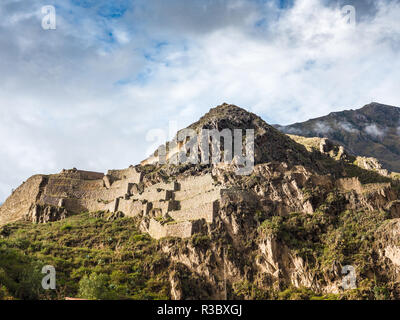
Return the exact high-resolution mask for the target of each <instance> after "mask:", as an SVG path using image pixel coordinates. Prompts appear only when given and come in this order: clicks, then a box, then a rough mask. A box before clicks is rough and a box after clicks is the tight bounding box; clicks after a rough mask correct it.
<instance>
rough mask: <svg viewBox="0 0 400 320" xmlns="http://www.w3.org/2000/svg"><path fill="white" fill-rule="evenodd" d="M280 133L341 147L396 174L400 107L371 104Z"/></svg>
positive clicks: (399, 157) (399, 152)
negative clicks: (328, 140)
mask: <svg viewBox="0 0 400 320" xmlns="http://www.w3.org/2000/svg"><path fill="white" fill-rule="evenodd" d="M276 128H278V129H279V130H280V131H282V132H284V133H291V134H296V135H299V136H305V137H321V138H322V137H323V138H328V139H330V140H332V141H333V142H334V143H336V144H340V145H343V146H344V147H345V148H346V149H347V151H349V152H350V153H352V154H353V155H360V156H365V157H373V158H377V159H379V161H381V162H382V164H383V166H384V167H385V168H386V169H389V170H391V171H396V172H398V171H400V147H399V145H400V137H399V135H400V108H398V107H395V106H390V105H385V104H381V103H377V102H371V103H370V104H367V105H365V106H363V107H362V108H360V109H356V110H353V109H351V110H345V111H340V112H331V113H330V114H329V115H327V116H323V117H319V118H315V119H311V120H308V121H305V122H302V123H295V124H292V125H288V126H276Z"/></svg>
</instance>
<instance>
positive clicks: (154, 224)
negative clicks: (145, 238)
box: [149, 219, 194, 239]
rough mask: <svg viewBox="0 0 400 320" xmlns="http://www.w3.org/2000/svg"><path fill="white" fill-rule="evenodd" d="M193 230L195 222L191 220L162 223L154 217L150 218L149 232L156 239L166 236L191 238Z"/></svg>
mask: <svg viewBox="0 0 400 320" xmlns="http://www.w3.org/2000/svg"><path fill="white" fill-rule="evenodd" d="M193 231H194V229H193V222H191V221H185V222H180V223H174V224H165V225H162V224H161V223H160V222H158V221H156V220H154V219H151V220H150V226H149V234H150V236H151V237H152V238H154V239H161V238H165V237H178V238H189V237H191V236H192V235H193Z"/></svg>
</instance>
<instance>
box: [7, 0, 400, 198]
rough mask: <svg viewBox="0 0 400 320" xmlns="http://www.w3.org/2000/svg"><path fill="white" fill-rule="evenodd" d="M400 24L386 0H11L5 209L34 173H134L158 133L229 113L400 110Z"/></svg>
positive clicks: (298, 117)
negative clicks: (47, 17) (47, 18)
mask: <svg viewBox="0 0 400 320" xmlns="http://www.w3.org/2000/svg"><path fill="white" fill-rule="evenodd" d="M347 4H350V5H353V6H354V7H355V8H356V13H357V23H356V25H355V26H351V25H348V24H346V23H345V22H344V20H343V19H342V15H341V13H340V10H341V8H342V7H343V6H344V5H347ZM44 5H54V6H55V7H56V13H57V29H56V30H47V31H46V30H43V29H42V28H41V21H42V19H43V14H42V13H41V7H42V6H44ZM399 16H400V3H399V1H389V0H388V1H379V0H378V1H372V0H335V1H329V0H191V1H188V0H168V1H166V0H134V1H131V0H120V1H113V2H110V1H99V0H62V1H61V0H2V1H1V2H0V48H1V50H0V80H1V81H0V130H1V136H2V137H3V139H1V140H0V153H1V155H0V177H1V178H0V201H2V200H3V199H4V198H5V197H6V196H7V195H8V194H9V193H10V191H11V188H15V187H17V186H18V185H19V184H20V183H21V182H22V181H24V180H26V179H27V178H28V177H29V176H31V175H33V174H36V173H53V172H58V171H60V170H61V169H63V168H71V167H78V168H82V169H88V170H98V171H105V170H107V169H111V168H123V167H127V166H129V165H130V164H136V163H138V162H139V161H140V160H142V159H143V158H144V157H145V155H146V150H148V149H149V145H151V144H152V142H150V141H146V136H148V134H149V132H154V129H158V130H162V129H164V130H167V129H168V123H169V121H170V120H171V121H176V122H177V123H178V127H184V126H186V125H188V124H190V123H192V122H194V121H196V120H197V119H198V118H199V117H200V116H201V115H203V114H204V113H205V112H207V111H208V110H209V109H210V108H211V107H214V106H216V105H218V104H221V103H222V102H229V103H234V104H236V105H239V106H242V107H244V108H246V109H248V110H250V111H253V112H256V113H257V114H259V115H260V116H261V117H263V119H265V120H266V121H267V122H269V123H280V124H288V123H293V122H297V121H304V120H306V119H309V118H311V117H317V116H321V115H324V114H327V113H329V112H332V111H338V110H342V109H346V108H347V109H349V108H359V107H362V106H363V105H365V104H367V103H369V102H371V101H378V102H382V103H387V104H391V105H399V103H400V90H399V84H398V83H399V82H398V79H399V76H400V59H399V58H400V57H399V55H400V53H399V52H400V50H399V48H400V23H399V19H398V17H399ZM152 130H153V131H152Z"/></svg>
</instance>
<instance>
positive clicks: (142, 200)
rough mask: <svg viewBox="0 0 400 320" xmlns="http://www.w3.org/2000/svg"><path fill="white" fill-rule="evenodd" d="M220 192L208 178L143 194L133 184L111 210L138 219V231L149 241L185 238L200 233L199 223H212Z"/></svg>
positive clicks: (149, 189) (156, 187)
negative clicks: (139, 225)
mask: <svg viewBox="0 0 400 320" xmlns="http://www.w3.org/2000/svg"><path fill="white" fill-rule="evenodd" d="M221 192H222V189H221V188H220V187H218V186H216V185H215V184H214V180H213V178H212V176H211V175H204V176H201V177H191V178H187V179H185V180H180V181H179V182H177V181H174V182H171V183H167V184H166V183H158V184H155V185H152V186H150V187H147V188H145V189H144V190H143V192H140V190H139V188H138V186H137V185H135V184H134V186H133V187H132V188H129V192H128V193H127V194H126V195H125V196H124V197H123V198H119V199H116V203H115V207H114V208H113V209H114V211H121V212H123V213H124V214H125V215H126V216H130V217H136V216H139V217H141V218H142V219H143V221H142V224H141V228H142V230H143V231H145V232H148V233H149V234H150V235H151V236H152V237H153V238H156V239H159V238H162V237H169V236H174V237H181V238H186V237H190V236H191V235H192V234H194V233H196V232H198V231H199V230H200V225H201V222H206V223H209V224H211V223H213V221H214V216H215V215H216V213H217V212H218V207H219V199H220V198H221Z"/></svg>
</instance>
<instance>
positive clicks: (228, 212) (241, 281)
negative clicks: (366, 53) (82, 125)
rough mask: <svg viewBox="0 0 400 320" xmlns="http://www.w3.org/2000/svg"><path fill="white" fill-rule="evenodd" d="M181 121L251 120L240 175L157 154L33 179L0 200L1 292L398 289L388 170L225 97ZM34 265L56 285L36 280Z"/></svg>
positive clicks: (395, 204)
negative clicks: (248, 158) (279, 126)
mask: <svg viewBox="0 0 400 320" xmlns="http://www.w3.org/2000/svg"><path fill="white" fill-rule="evenodd" d="M190 128H192V129H194V130H196V131H198V130H201V129H203V128H215V129H218V130H222V129H224V128H229V129H235V128H239V129H249V128H251V129H254V131H255V134H254V136H255V141H254V155H255V165H254V169H253V170H252V172H251V174H249V175H238V174H237V173H236V172H237V171H236V169H237V164H236V163H231V164H223V163H222V164H173V163H166V164H160V163H158V162H157V161H156V159H157V156H156V155H157V153H155V156H154V157H150V158H149V159H146V160H145V161H144V162H142V164H140V165H136V166H130V167H129V168H127V169H121V170H109V171H108V172H107V173H106V174H103V173H96V172H87V171H82V170H77V169H75V168H74V169H71V170H63V171H62V172H60V173H58V174H52V175H38V176H33V177H31V178H30V179H28V180H27V181H26V182H25V183H24V184H23V185H21V186H20V187H19V188H18V189H16V190H15V191H14V192H13V194H12V195H11V196H10V197H9V198H8V199H7V200H6V202H5V203H4V204H3V206H2V207H0V237H1V239H0V298H23V299H37V298H48V299H62V298H63V297H65V296H72V297H83V298H89V299H104V298H111V299H158V298H168V299H222V298H224V297H225V296H227V297H228V299H399V298H400V290H399V288H398V286H397V274H398V271H399V268H400V264H399V261H400V247H399V243H400V241H399V240H400V227H399V226H400V200H399V196H400V183H399V180H398V179H397V177H398V176H397V175H396V174H389V173H388V172H387V171H386V170H384V169H383V168H382V167H381V165H380V164H379V162H378V161H377V160H376V159H373V158H366V157H359V156H358V157H356V156H354V155H352V154H350V153H348V152H347V151H346V150H345V149H344V148H343V147H342V146H340V145H337V144H335V143H333V142H332V141H330V140H328V139H325V138H318V137H314V138H305V137H301V136H295V135H285V134H282V133H280V132H279V131H278V130H276V129H275V128H273V127H272V126H270V125H268V124H267V123H265V122H264V121H263V120H262V119H261V118H259V117H258V116H256V115H254V114H252V113H249V112H247V111H246V110H245V109H242V108H239V107H237V106H233V105H228V104H223V105H221V106H218V107H216V108H213V109H211V110H210V112H209V113H207V114H206V115H204V117H202V118H201V119H200V120H199V121H198V122H196V123H194V124H192V125H191V126H190ZM242 142H243V141H242ZM181 148H182V146H181ZM179 150H184V149H179ZM179 150H178V152H179ZM176 151H177V150H175V149H174V151H173V152H176ZM45 264H50V265H53V266H54V267H55V268H56V270H57V272H59V280H58V287H57V290H55V291H50V292H44V291H43V290H41V289H40V288H39V287H38V286H37V281H36V280H37V277H38V276H39V275H38V270H40V266H43V265H45ZM347 265H351V266H353V267H354V268H355V273H356V278H357V280H356V284H357V285H356V288H354V289H348V288H346V287H343V275H342V270H343V267H344V266H347ZM28 270H36V271H35V272H33V273H29V272H28ZM32 283H36V286H35V285H34V286H32ZM225 283H226V286H225ZM225 287H226V291H225Z"/></svg>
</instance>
